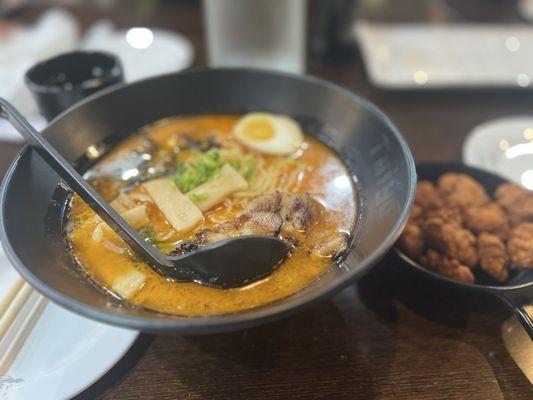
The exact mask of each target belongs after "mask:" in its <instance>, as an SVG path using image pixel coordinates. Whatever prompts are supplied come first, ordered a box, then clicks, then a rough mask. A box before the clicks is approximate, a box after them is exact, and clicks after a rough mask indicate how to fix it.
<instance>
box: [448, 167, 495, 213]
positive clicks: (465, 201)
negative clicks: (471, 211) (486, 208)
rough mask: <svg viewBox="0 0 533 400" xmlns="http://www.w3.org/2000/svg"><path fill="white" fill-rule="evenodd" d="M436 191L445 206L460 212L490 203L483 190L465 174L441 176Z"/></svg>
mask: <svg viewBox="0 0 533 400" xmlns="http://www.w3.org/2000/svg"><path fill="white" fill-rule="evenodd" d="M438 190H439V192H440V193H441V194H442V196H443V197H444V202H445V203H446V205H447V206H455V207H459V208H460V209H461V210H464V209H466V208H468V207H471V206H481V205H484V204H487V203H488V202H489V201H490V200H489V196H488V194H487V192H486V191H485V188H483V186H481V184H480V183H479V182H477V181H476V180H474V179H473V178H472V177H470V176H468V175H465V174H457V173H453V172H449V173H446V174H443V175H441V176H440V177H439V180H438Z"/></svg>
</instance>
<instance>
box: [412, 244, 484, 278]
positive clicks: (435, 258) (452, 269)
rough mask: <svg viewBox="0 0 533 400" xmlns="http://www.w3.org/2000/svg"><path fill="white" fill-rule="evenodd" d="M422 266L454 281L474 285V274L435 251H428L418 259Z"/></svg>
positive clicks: (455, 261)
mask: <svg viewBox="0 0 533 400" xmlns="http://www.w3.org/2000/svg"><path fill="white" fill-rule="evenodd" d="M420 263H421V264H422V266H424V267H426V268H427V269H429V270H432V271H435V272H436V273H438V274H440V275H442V276H445V277H447V278H451V279H454V280H456V281H459V282H465V283H474V274H472V271H471V270H470V268H468V267H466V266H464V265H461V263H460V262H459V261H457V260H455V259H453V258H450V257H446V256H445V255H442V254H439V253H438V252H436V251H435V250H432V249H429V250H428V251H427V252H426V253H425V254H424V255H423V256H422V257H421V259H420Z"/></svg>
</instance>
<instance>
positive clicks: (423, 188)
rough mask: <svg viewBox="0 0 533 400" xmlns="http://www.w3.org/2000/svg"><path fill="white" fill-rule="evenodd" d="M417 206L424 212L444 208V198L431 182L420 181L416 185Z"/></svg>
mask: <svg viewBox="0 0 533 400" xmlns="http://www.w3.org/2000/svg"><path fill="white" fill-rule="evenodd" d="M415 204H417V205H419V206H420V207H422V209H423V210H432V209H434V208H439V207H441V206H442V198H441V196H440V194H439V192H438V191H437V189H436V188H435V185H433V183H431V182H430V181H424V180H422V181H419V182H418V183H417V185H416V195H415Z"/></svg>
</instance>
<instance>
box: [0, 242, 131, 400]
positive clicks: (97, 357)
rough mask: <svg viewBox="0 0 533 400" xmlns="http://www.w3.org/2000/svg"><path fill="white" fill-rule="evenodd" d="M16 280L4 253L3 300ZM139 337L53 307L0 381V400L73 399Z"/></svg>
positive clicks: (0, 263) (0, 266)
mask: <svg viewBox="0 0 533 400" xmlns="http://www.w3.org/2000/svg"><path fill="white" fill-rule="evenodd" d="M17 276H18V274H17V273H16V272H15V271H14V270H13V268H12V267H11V266H10V265H9V263H8V261H7V258H6V257H5V254H4V252H3V250H1V249H0V298H1V297H2V294H3V293H5V291H6V290H7V289H6V288H8V287H9V283H10V282H12V281H13V280H15V279H16V278H17ZM138 335H139V332H136V331H132V330H128V329H121V328H115V327H112V326H109V325H105V324H102V323H99V322H95V321H92V320H90V319H86V318H83V317H81V316H78V315H76V314H73V313H71V312H70V311H66V310H64V309H62V308H60V307H58V306H56V305H55V304H52V303H51V302H49V303H48V304H47V305H46V307H45V309H44V310H43V312H42V314H41V316H40V317H39V320H38V321H37V323H36V324H35V326H34V327H33V330H32V332H31V333H30V335H29V336H28V338H27V339H26V341H25V342H24V345H23V346H22V348H21V349H20V350H19V352H18V354H17V358H16V359H15V360H14V362H13V363H12V364H11V366H10V368H9V369H8V370H7V372H6V373H5V374H4V375H3V376H0V399H10V400H26V399H39V400H52V399H53V400H58V399H70V398H71V397H73V396H75V395H76V394H78V393H80V392H82V391H83V390H84V389H86V388H88V387H89V386H90V385H92V384H93V383H94V382H96V381H97V380H98V379H99V378H101V377H102V376H103V375H104V374H105V373H106V372H107V371H109V370H110V369H111V367H113V366H114V365H115V364H116V363H117V362H118V361H119V360H120V359H121V358H122V357H123V356H124V354H125V353H126V352H127V351H128V350H129V348H130V347H131V346H132V344H133V342H134V341H135V340H136V339H137V337H138Z"/></svg>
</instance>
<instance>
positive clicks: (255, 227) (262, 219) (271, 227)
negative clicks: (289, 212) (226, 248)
mask: <svg viewBox="0 0 533 400" xmlns="http://www.w3.org/2000/svg"><path fill="white" fill-rule="evenodd" d="M282 222H283V221H282V220H281V217H280V216H279V215H278V214H276V213H272V212H256V213H252V212H248V213H244V214H242V215H240V216H238V217H237V218H235V219H233V220H231V221H229V222H226V223H224V224H221V225H218V226H217V227H216V228H215V229H212V230H210V229H206V230H204V231H202V232H200V233H199V234H198V238H199V239H200V244H201V245H205V244H208V243H213V242H216V241H218V240H222V239H227V238H229V237H236V236H245V235H262V236H276V235H278V234H279V231H280V228H281V224H282Z"/></svg>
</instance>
